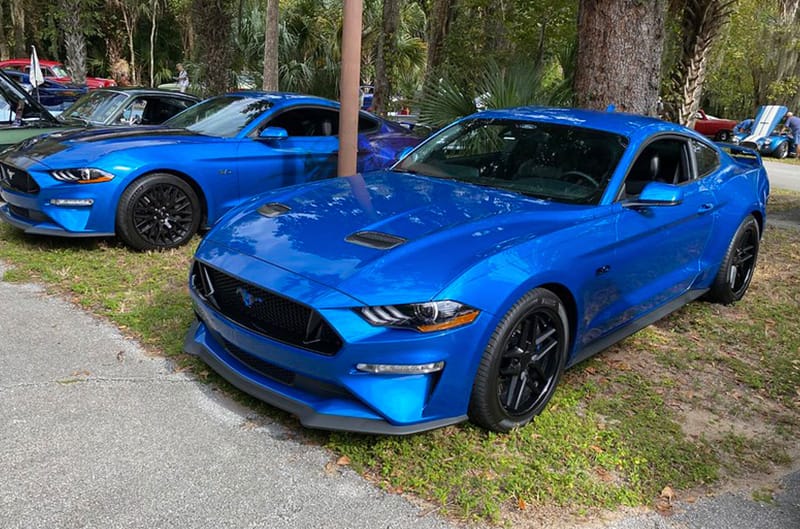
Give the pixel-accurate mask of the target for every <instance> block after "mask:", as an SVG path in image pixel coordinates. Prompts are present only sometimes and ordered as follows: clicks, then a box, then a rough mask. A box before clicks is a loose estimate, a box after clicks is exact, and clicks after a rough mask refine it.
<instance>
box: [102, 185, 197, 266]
mask: <svg viewBox="0 0 800 529" xmlns="http://www.w3.org/2000/svg"><path fill="white" fill-rule="evenodd" d="M200 215H201V213H200V202H199V200H198V198H197V194H196V193H195V192H194V190H193V189H192V188H191V186H190V185H189V184H187V183H186V182H184V181H183V180H181V179H180V178H178V177H176V176H173V175H169V174H153V175H148V176H145V177H144V178H141V179H140V180H137V181H135V182H134V183H133V184H131V186H130V187H128V189H126V190H125V192H124V193H123V194H122V197H121V198H120V204H119V207H118V211H117V231H118V234H119V236H120V238H122V239H123V240H124V241H125V243H126V244H128V245H129V246H132V247H133V248H136V249H138V250H155V249H166V248H174V247H176V246H180V245H182V244H185V243H186V242H187V241H188V240H189V239H190V238H191V237H192V236H193V235H194V234H195V233H196V232H197V229H198V228H199V225H200Z"/></svg>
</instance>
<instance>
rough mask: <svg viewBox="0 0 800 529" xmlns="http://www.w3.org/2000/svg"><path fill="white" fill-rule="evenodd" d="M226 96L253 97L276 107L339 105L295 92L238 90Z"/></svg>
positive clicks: (322, 98) (335, 102)
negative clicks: (292, 104)
mask: <svg viewBox="0 0 800 529" xmlns="http://www.w3.org/2000/svg"><path fill="white" fill-rule="evenodd" d="M225 95H226V96H230V95H237V96H244V97H252V98H255V99H265V100H267V101H270V102H271V103H273V104H275V105H277V104H280V103H290V102H299V103H317V104H323V105H326V106H329V105H331V104H333V105H338V104H339V103H338V102H337V101H333V100H331V99H326V98H324V97H319V96H312V95H308V94H297V93H294V92H264V91H261V90H237V91H235V92H228V93H227V94H225ZM222 97H224V96H222Z"/></svg>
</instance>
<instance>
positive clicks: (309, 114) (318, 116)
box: [265, 107, 339, 136]
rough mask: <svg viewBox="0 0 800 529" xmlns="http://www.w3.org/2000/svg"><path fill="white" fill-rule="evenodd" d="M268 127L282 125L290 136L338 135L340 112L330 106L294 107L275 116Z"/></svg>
mask: <svg viewBox="0 0 800 529" xmlns="http://www.w3.org/2000/svg"><path fill="white" fill-rule="evenodd" d="M265 126H266V127H281V128H284V129H286V132H288V133H289V136H336V135H337V134H339V112H337V111H336V110H333V109H330V108H313V107H308V108H293V109H290V110H287V111H286V112H282V113H281V114H279V115H277V116H275V117H274V118H272V119H271V120H269V122H268V123H266V124H265Z"/></svg>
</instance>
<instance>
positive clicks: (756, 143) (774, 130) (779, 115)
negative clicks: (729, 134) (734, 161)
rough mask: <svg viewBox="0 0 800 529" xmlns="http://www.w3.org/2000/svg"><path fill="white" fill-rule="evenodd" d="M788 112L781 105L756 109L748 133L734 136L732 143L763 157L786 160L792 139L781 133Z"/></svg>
mask: <svg viewBox="0 0 800 529" xmlns="http://www.w3.org/2000/svg"><path fill="white" fill-rule="evenodd" d="M788 111H789V109H788V108H786V107H785V106H781V105H765V106H762V107H761V108H759V109H758V113H757V114H756V117H755V118H754V120H753V125H752V127H751V130H750V132H747V133H742V134H736V135H735V136H734V138H733V143H737V144H740V145H742V146H743V147H749V148H751V149H754V150H757V151H758V152H759V153H761V154H762V155H763V156H773V157H775V158H786V156H787V155H788V154H789V149H790V147H791V141H792V138H791V136H790V135H789V134H788V133H784V132H783V126H782V122H783V118H784V117H785V116H786V113H787V112H788Z"/></svg>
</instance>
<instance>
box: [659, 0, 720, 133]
mask: <svg viewBox="0 0 800 529" xmlns="http://www.w3.org/2000/svg"><path fill="white" fill-rule="evenodd" d="M732 10H733V0H685V2H684V5H683V8H682V9H681V10H680V15H679V16H680V17H681V36H682V41H683V46H682V48H681V55H680V57H679V58H678V62H677V65H676V67H675V70H674V72H673V74H672V76H671V79H670V82H671V84H672V87H671V90H670V94H669V97H668V101H667V111H668V112H667V115H668V116H669V119H671V120H672V121H676V122H678V123H681V124H683V125H686V126H687V127H691V126H692V125H693V124H694V119H695V115H696V114H697V110H698V109H699V108H700V99H701V96H702V93H703V83H704V82H705V80H706V66H707V63H708V58H709V52H710V49H711V45H712V43H713V42H714V41H715V39H716V38H717V36H718V35H719V34H720V32H721V31H722V29H723V27H724V26H725V24H727V23H728V20H730V16H731V12H732Z"/></svg>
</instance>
